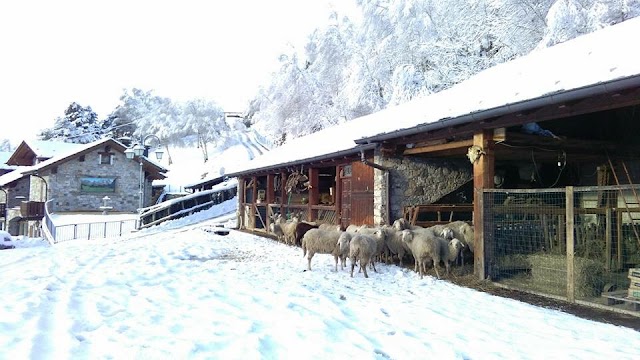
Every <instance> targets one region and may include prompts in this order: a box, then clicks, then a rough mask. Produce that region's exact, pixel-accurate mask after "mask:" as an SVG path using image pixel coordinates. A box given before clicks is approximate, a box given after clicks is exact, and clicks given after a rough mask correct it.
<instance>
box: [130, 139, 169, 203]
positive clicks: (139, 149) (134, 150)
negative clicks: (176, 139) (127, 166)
mask: <svg viewBox="0 0 640 360" xmlns="http://www.w3.org/2000/svg"><path fill="white" fill-rule="evenodd" d="M150 138H155V139H156V140H157V141H158V147H157V148H156V151H155V153H156V159H158V160H161V159H162V155H163V154H164V152H163V151H162V149H161V148H160V142H161V140H160V138H158V137H157V136H156V135H153V134H149V135H146V136H144V137H143V136H140V142H139V143H137V144H135V145H133V146H132V147H130V148H127V150H125V151H124V154H125V155H126V157H127V159H133V158H134V157H137V158H138V160H139V163H140V183H139V192H140V206H139V209H142V207H143V206H144V182H145V181H144V172H143V171H142V165H143V164H142V157H143V156H148V154H147V147H146V145H145V142H146V141H147V139H150Z"/></svg>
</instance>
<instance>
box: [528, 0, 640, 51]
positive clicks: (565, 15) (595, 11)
mask: <svg viewBox="0 0 640 360" xmlns="http://www.w3.org/2000/svg"><path fill="white" fill-rule="evenodd" d="M639 15H640V0H598V1H593V0H557V1H556V2H555V3H554V4H553V6H552V7H551V8H550V9H549V12H548V14H547V16H546V21H547V24H548V27H547V29H546V31H545V35H544V39H542V41H541V42H540V45H539V46H540V47H548V46H553V45H555V44H558V43H561V42H565V41H567V40H571V39H573V38H575V37H577V36H580V35H583V34H587V33H590V32H593V31H595V30H598V29H601V28H604V27H607V26H610V25H614V24H617V23H620V22H622V21H625V20H627V19H630V18H633V17H637V16H639Z"/></svg>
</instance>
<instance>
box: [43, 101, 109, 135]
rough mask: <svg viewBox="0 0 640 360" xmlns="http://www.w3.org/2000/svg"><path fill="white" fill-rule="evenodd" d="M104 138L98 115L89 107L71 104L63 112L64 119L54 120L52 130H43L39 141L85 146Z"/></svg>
mask: <svg viewBox="0 0 640 360" xmlns="http://www.w3.org/2000/svg"><path fill="white" fill-rule="evenodd" d="M103 136H104V130H103V129H102V125H101V123H100V122H99V121H98V115H97V114H96V113H95V112H94V111H93V110H92V109H91V107H90V106H88V107H86V108H85V107H82V106H81V105H80V104H78V103H76V102H73V103H71V104H70V105H69V107H67V110H66V111H65V112H64V117H58V118H57V119H56V120H55V123H54V125H53V128H50V129H44V130H42V132H41V133H40V134H38V138H39V139H40V140H57V141H64V142H70V143H76V144H87V143H90V142H93V141H96V140H98V139H101V138H102V137H103Z"/></svg>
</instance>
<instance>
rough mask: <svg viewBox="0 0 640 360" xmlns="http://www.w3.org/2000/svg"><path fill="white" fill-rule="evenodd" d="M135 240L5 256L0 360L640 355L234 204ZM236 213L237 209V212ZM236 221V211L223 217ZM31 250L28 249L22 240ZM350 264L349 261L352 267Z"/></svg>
mask: <svg viewBox="0 0 640 360" xmlns="http://www.w3.org/2000/svg"><path fill="white" fill-rule="evenodd" d="M220 206H226V207H227V208H226V209H220V208H218V207H215V208H212V209H209V210H207V211H203V212H200V213H196V214H194V215H192V216H189V217H186V218H182V219H179V220H175V221H170V222H166V223H163V224H161V225H159V226H155V227H152V228H149V229H145V230H141V231H139V232H136V233H132V234H130V235H127V236H125V237H120V238H112V239H108V240H96V241H71V242H68V243H61V244H58V245H54V246H49V245H48V244H47V243H46V242H44V241H43V240H41V239H40V240H38V239H17V240H16V241H15V242H16V245H17V248H16V249H12V250H3V251H0V269H1V271H2V274H3V279H4V281H3V285H2V287H0V298H1V299H2V300H3V305H4V311H3V315H2V316H1V317H0V358H4V359H24V358H36V359H40V358H61V359H64V358H66V359H69V358H131V359H143V358H144V359H149V358H152V359H169V358H171V359H176V358H178V359H180V358H182V359H185V358H194V359H205V358H224V359H276V358H304V359H326V358H349V357H353V356H359V357H361V358H367V359H385V358H391V359H414V358H440V359H483V358H484V359H487V358H494V359H495V358H501V359H541V358H550V359H551V358H555V359H568V358H573V359H604V358H616V359H633V358H636V356H637V354H638V353H640V341H638V340H640V335H639V334H638V332H636V331H634V330H632V329H629V328H625V327H620V326H614V325H610V324H605V323H600V322H595V321H590V320H585V319H582V318H578V317H575V316H573V315H569V314H566V313H563V312H561V311H558V310H553V309H546V308H541V307H536V306H533V305H530V304H527V303H522V302H519V301H516V300H512V299H507V298H500V297H496V296H493V295H489V294H486V293H482V292H478V291H475V290H472V289H468V288H463V287H460V286H457V285H454V284H452V283H451V282H449V281H447V280H437V279H435V278H433V277H430V276H427V277H425V278H424V279H423V280H420V277H419V276H418V275H417V274H416V273H414V272H413V271H412V270H408V269H402V268H399V267H397V266H395V265H385V264H378V265H377V269H378V272H377V273H374V272H370V277H369V278H368V279H365V278H364V277H363V276H362V274H358V273H357V270H356V272H355V274H354V277H353V278H351V277H350V276H349V271H348V270H346V269H345V270H339V271H338V272H335V271H334V269H333V266H334V264H333V257H332V256H330V255H322V254H318V255H316V256H314V258H313V261H312V270H311V271H305V270H306V266H307V263H306V260H305V259H304V258H303V257H302V251H301V250H300V249H299V248H295V247H291V246H287V245H284V244H282V243H279V242H276V241H273V240H269V239H266V238H261V237H258V236H254V235H250V234H247V233H243V232H239V231H236V230H231V231H230V234H229V235H227V236H221V235H216V234H215V233H214V231H215V229H217V228H218V227H219V226H226V227H229V226H232V224H234V216H235V214H234V212H233V210H234V208H233V207H231V208H229V203H226V204H223V205H220ZM229 210H231V214H228V212H229ZM223 213H226V214H227V215H226V216H221V214H223ZM23 242H25V243H24V244H23ZM347 263H348V264H349V262H347Z"/></svg>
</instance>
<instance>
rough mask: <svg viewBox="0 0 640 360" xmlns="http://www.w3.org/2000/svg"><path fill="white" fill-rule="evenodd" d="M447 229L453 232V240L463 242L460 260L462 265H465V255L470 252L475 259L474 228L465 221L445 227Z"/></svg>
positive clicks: (454, 222)
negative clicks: (466, 251)
mask: <svg viewBox="0 0 640 360" xmlns="http://www.w3.org/2000/svg"><path fill="white" fill-rule="evenodd" d="M445 227H446V228H448V229H450V230H451V231H452V234H451V238H456V239H458V240H460V241H461V242H462V244H463V245H464V248H463V250H462V253H461V256H460V258H461V259H462V265H464V255H465V254H464V253H465V250H468V251H469V253H470V254H471V257H473V253H474V231H473V226H471V225H469V224H468V223H466V222H465V221H453V222H450V223H448V224H446V225H445Z"/></svg>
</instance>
